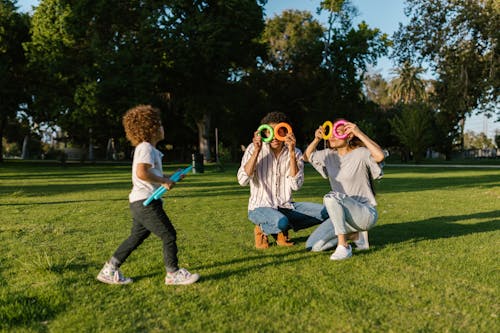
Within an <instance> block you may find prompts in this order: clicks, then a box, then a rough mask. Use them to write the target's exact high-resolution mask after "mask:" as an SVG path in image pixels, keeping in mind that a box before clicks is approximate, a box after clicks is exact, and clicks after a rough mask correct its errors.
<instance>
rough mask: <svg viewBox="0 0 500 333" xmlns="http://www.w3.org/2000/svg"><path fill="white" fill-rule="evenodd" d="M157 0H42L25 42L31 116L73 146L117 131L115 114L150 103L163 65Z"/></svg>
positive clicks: (165, 62) (118, 117)
mask: <svg viewBox="0 0 500 333" xmlns="http://www.w3.org/2000/svg"><path fill="white" fill-rule="evenodd" d="M158 6H160V5H159V4H157V2H156V1H138V0H137V1H128V2H116V3H115V2H109V1H104V0H102V1H97V2H96V1H87V0H79V1H69V0H43V1H41V2H40V4H39V6H38V7H37V8H36V11H35V13H34V17H33V29H32V41H31V42H30V43H27V44H26V50H27V55H28V57H29V60H30V68H31V70H32V71H33V73H35V74H36V75H33V76H34V78H35V80H34V82H32V95H33V96H34V98H33V102H32V103H31V105H30V107H31V109H32V111H31V114H32V116H33V117H34V118H35V119H37V120H38V121H48V122H51V123H57V125H59V126H60V127H62V128H63V130H65V131H66V132H68V133H69V134H70V135H71V137H72V139H73V140H74V141H75V142H77V143H86V142H88V136H89V129H92V132H93V136H94V137H95V138H97V140H98V141H100V142H101V143H104V142H107V140H108V138H110V137H113V136H115V137H116V136H119V135H121V134H122V133H123V130H122V126H121V116H122V114H123V113H124V111H125V110H126V109H128V108H129V107H131V106H133V105H134V104H138V103H144V102H151V101H152V100H153V98H154V97H155V96H157V94H158V80H159V77H160V75H161V71H162V69H164V68H165V66H168V63H169V59H167V58H166V57H165V56H164V54H165V52H164V51H163V49H164V45H162V44H161V39H160V38H158V30H159V27H158V21H159V10H158Z"/></svg>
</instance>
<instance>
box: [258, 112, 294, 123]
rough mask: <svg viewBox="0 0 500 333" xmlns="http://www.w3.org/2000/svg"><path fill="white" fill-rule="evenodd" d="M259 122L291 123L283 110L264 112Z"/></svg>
mask: <svg viewBox="0 0 500 333" xmlns="http://www.w3.org/2000/svg"><path fill="white" fill-rule="evenodd" d="M260 123H261V124H271V123H276V124H278V123H288V124H289V125H291V124H290V120H289V119H288V117H287V116H286V114H284V113H283V112H278V111H273V112H269V113H268V114H266V115H265V116H264V118H262V120H261V121H260Z"/></svg>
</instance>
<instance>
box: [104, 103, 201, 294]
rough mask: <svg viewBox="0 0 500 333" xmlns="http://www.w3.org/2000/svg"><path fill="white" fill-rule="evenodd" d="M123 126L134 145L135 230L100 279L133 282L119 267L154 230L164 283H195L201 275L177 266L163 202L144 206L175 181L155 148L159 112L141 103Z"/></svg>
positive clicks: (160, 133)
mask: <svg viewBox="0 0 500 333" xmlns="http://www.w3.org/2000/svg"><path fill="white" fill-rule="evenodd" d="M123 126H124V128H125V134H126V136H127V139H128V140H129V141H130V142H131V143H132V145H133V146H135V151H134V159H133V163H132V184H133V187H132V191H131V192H130V194H129V202H130V211H131V213H132V218H133V220H132V229H131V232H130V236H129V237H128V238H127V239H125V240H124V241H123V242H122V244H121V245H120V246H119V247H118V248H117V249H116V251H115V253H114V254H113V256H112V257H111V258H110V259H109V260H108V261H107V262H106V263H105V264H104V267H103V268H102V269H101V271H100V272H99V274H98V275H97V280H99V281H101V282H104V283H108V284H128V283H131V282H132V279H130V278H127V277H124V276H123V274H122V272H121V270H120V266H121V265H122V264H123V263H124V262H125V260H126V259H127V258H128V257H129V255H130V254H131V253H132V252H133V251H134V250H135V249H136V248H137V247H138V246H139V245H141V244H142V242H143V241H144V240H145V239H146V238H148V237H149V235H150V234H151V233H153V234H155V235H156V236H158V237H159V238H160V239H161V240H162V242H163V260H164V263H165V268H166V271H167V273H166V277H165V284H167V285H178V284H191V283H194V282H196V281H197V280H198V279H199V275H198V274H191V273H189V272H188V271H187V270H186V269H184V268H179V266H178V258H177V244H176V231H175V228H174V226H173V225H172V223H171V222H170V219H169V218H168V216H167V214H166V213H165V211H164V210H163V205H162V201H161V200H153V201H152V202H151V203H150V204H149V205H148V206H144V205H143V202H144V201H145V200H146V199H147V198H148V197H149V196H150V195H151V194H152V193H153V192H154V191H155V190H156V189H157V188H158V186H165V187H166V188H167V189H171V188H172V187H173V186H174V184H175V182H172V181H171V180H170V179H169V178H168V177H167V176H166V175H164V174H163V171H162V163H161V162H162V156H163V154H162V153H161V152H160V151H159V150H157V149H156V148H155V146H156V144H157V143H158V142H159V141H161V140H163V139H164V130H163V125H162V123H161V118H160V111H159V110H158V109H156V108H154V107H152V106H150V105H138V106H136V107H134V108H132V109H130V110H128V111H127V112H126V114H125V115H124V117H123Z"/></svg>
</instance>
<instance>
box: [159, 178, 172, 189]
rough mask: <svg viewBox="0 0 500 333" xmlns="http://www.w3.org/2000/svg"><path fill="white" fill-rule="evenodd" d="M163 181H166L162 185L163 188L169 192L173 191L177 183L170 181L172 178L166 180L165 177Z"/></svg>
mask: <svg viewBox="0 0 500 333" xmlns="http://www.w3.org/2000/svg"><path fill="white" fill-rule="evenodd" d="M163 180H164V181H163V182H162V183H161V185H162V186H163V187H165V188H166V189H167V190H171V189H172V187H174V185H175V182H173V181H171V180H170V178H165V177H164V178H163Z"/></svg>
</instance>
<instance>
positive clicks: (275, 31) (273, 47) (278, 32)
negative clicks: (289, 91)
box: [262, 10, 323, 72]
mask: <svg viewBox="0 0 500 333" xmlns="http://www.w3.org/2000/svg"><path fill="white" fill-rule="evenodd" d="M322 36H323V27H322V26H321V24H320V23H319V22H318V21H317V20H314V19H313V17H312V15H311V13H310V12H307V11H298V10H285V11H283V13H281V15H279V16H276V17H274V18H272V19H269V20H267V22H266V27H265V29H264V32H263V34H262V38H263V40H264V42H265V43H266V44H267V45H268V53H267V54H268V56H267V62H266V63H265V65H264V66H265V67H266V68H267V66H270V68H272V69H273V70H276V71H289V72H291V71H300V70H302V71H305V70H312V69H313V68H317V67H319V66H320V65H321V61H322V59H321V52H322V50H323V42H322V41H321V38H322Z"/></svg>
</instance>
